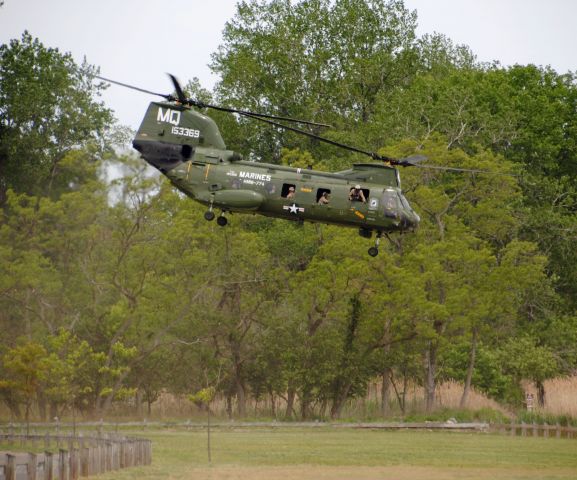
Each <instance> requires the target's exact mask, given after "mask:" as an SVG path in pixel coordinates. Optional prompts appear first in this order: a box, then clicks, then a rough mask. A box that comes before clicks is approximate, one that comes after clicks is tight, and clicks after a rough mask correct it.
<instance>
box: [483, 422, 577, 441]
mask: <svg viewBox="0 0 577 480" xmlns="http://www.w3.org/2000/svg"><path fill="white" fill-rule="evenodd" d="M489 430H490V431H492V432H497V433H501V434H505V435H511V436H515V435H518V436H522V437H543V438H549V437H552V438H577V428H575V427H562V426H561V425H559V424H556V425H548V424H546V423H544V424H543V425H538V424H536V423H523V422H521V423H508V424H507V423H506V424H490V425H489Z"/></svg>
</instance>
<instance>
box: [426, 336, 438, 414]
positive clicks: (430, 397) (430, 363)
mask: <svg viewBox="0 0 577 480" xmlns="http://www.w3.org/2000/svg"><path fill="white" fill-rule="evenodd" d="M436 370H437V346H436V345H435V343H434V342H432V341H431V342H429V348H427V351H426V353H425V381H424V382H423V383H424V386H425V410H426V411H427V412H430V411H432V410H433V407H434V405H435V390H436V387H437V384H436V378H435V376H436Z"/></svg>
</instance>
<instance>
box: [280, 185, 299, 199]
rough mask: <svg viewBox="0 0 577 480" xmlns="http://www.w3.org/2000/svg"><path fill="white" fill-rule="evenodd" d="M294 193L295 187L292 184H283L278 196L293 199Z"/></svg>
mask: <svg viewBox="0 0 577 480" xmlns="http://www.w3.org/2000/svg"><path fill="white" fill-rule="evenodd" d="M295 192H296V187H295V185H294V184H292V183H283V185H282V190H281V193H280V196H281V197H283V198H288V199H291V198H294V196H295Z"/></svg>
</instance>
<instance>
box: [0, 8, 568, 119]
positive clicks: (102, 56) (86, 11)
mask: <svg viewBox="0 0 577 480" xmlns="http://www.w3.org/2000/svg"><path fill="white" fill-rule="evenodd" d="M235 5H236V0H188V1H187V0H164V1H151V0H51V1H47V0H5V3H4V6H3V7H1V8H0V43H6V42H8V41H9V40H10V39H12V38H20V37H21V35H22V32H23V31H24V30H25V29H26V30H28V31H29V32H30V33H31V34H32V35H33V36H34V37H38V38H39V39H40V41H41V42H42V43H43V44H44V45H45V46H49V47H57V48H58V49H60V50H61V51H63V52H71V53H72V54H73V56H74V57H75V58H76V60H77V61H78V62H80V61H81V60H82V58H83V56H86V58H87V60H88V62H89V63H91V64H93V65H97V66H100V68H101V74H102V75H103V76H105V77H108V78H112V79H115V80H118V81H121V82H124V83H128V84H132V85H136V86H139V87H141V88H145V89H147V90H152V91H155V92H159V93H170V91H171V90H172V86H171V84H170V82H169V79H168V77H167V76H166V75H165V73H166V72H170V73H173V74H174V75H176V76H177V77H178V78H179V79H180V80H181V81H182V83H185V82H186V81H187V80H189V79H191V78H192V77H195V76H196V77H198V78H199V79H200V82H201V84H202V85H203V86H204V87H206V88H209V89H211V88H212V86H213V85H214V82H215V80H216V79H215V77H214V76H213V75H212V74H211V73H210V69H209V68H208V63H209V62H210V54H211V53H213V52H215V51H216V49H217V47H218V45H219V44H220V41H221V33H222V30H223V28H224V25H225V22H226V21H227V20H229V19H230V18H232V16H233V15H234V13H235V12H236V7H235ZM405 6H406V7H407V8H409V9H411V10H415V9H416V10H417V12H418V23H419V28H418V30H417V32H418V34H419V35H422V34H424V33H432V32H439V33H443V34H445V35H446V36H448V37H449V38H451V39H452V40H453V42H455V43H464V44H466V45H468V46H469V47H471V49H472V51H473V53H475V54H476V55H477V58H478V60H481V61H492V60H499V61H500V62H501V63H502V64H503V65H512V64H516V63H518V64H528V63H534V64H537V65H550V66H551V67H553V68H554V69H555V70H557V71H558V72H560V73H566V72H567V71H573V72H574V71H577V35H576V33H575V31H576V29H575V23H576V19H577V0H405ZM103 98H104V101H105V102H106V104H107V106H108V107H110V108H112V109H113V110H115V112H116V116H117V118H118V119H119V121H120V122H121V123H123V124H126V125H128V126H130V127H132V128H134V129H136V128H137V127H138V125H139V123H140V120H141V118H142V116H143V115H144V111H145V109H146V106H147V105H148V101H150V100H151V99H152V98H147V96H146V95H145V94H142V93H138V92H134V91H131V90H128V89H125V88H121V87H116V86H111V87H110V88H109V90H108V91H107V92H106V94H105V96H104V97H103Z"/></svg>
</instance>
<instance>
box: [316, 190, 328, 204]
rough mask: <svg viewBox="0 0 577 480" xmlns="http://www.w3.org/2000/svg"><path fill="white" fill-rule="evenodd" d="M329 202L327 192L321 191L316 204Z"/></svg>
mask: <svg viewBox="0 0 577 480" xmlns="http://www.w3.org/2000/svg"><path fill="white" fill-rule="evenodd" d="M328 203H329V192H323V194H322V195H321V196H320V198H319V201H318V204H319V205H327V204H328Z"/></svg>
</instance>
